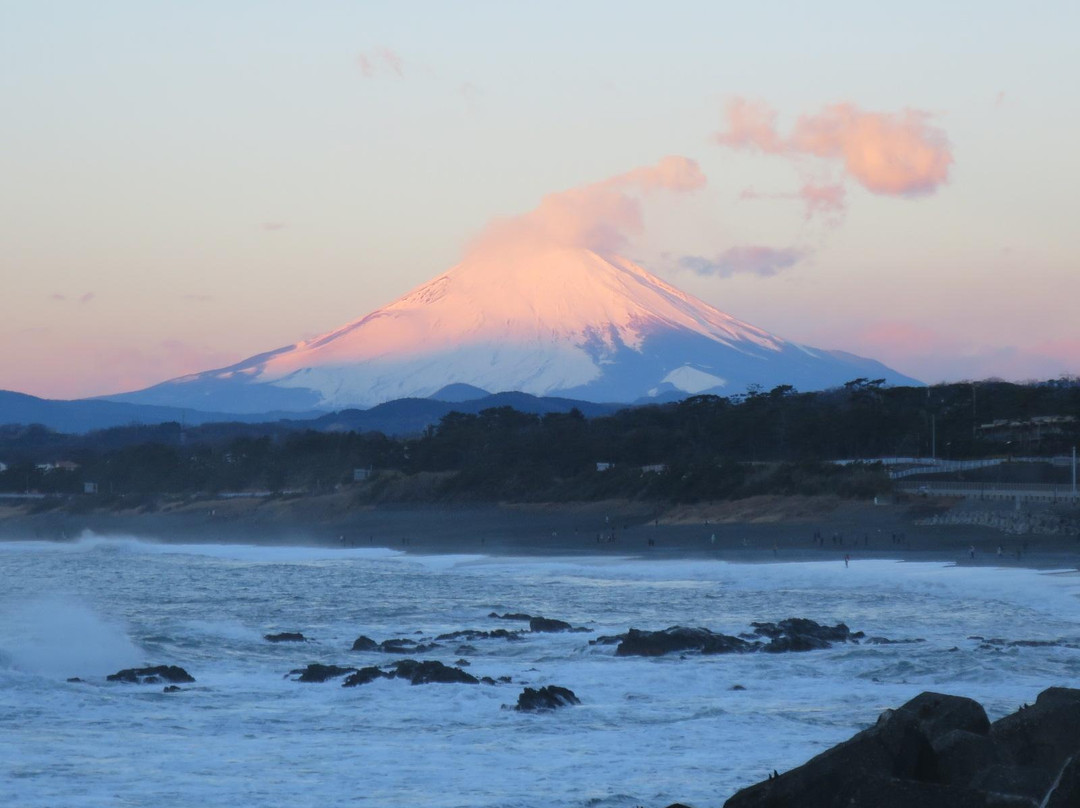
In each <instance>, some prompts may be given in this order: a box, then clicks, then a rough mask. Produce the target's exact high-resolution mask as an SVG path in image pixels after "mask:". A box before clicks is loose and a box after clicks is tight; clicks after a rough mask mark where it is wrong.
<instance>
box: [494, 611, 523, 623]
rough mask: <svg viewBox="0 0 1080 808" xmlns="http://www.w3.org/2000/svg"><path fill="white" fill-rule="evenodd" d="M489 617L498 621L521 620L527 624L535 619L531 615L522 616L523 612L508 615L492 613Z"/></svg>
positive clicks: (508, 613)
mask: <svg viewBox="0 0 1080 808" xmlns="http://www.w3.org/2000/svg"><path fill="white" fill-rule="evenodd" d="M488 617H494V618H496V619H497V620H521V621H523V622H525V623H528V622H529V621H530V620H532V619H533V618H532V615H531V614H522V613H521V612H507V613H506V614H496V613H495V612H492V613H491V614H489V615H488Z"/></svg>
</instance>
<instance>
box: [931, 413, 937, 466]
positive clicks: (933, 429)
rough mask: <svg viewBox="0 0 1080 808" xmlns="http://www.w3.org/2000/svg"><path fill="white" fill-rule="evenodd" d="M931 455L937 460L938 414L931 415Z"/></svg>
mask: <svg viewBox="0 0 1080 808" xmlns="http://www.w3.org/2000/svg"><path fill="white" fill-rule="evenodd" d="M930 457H931V458H932V459H933V460H937V416H936V415H931V416H930Z"/></svg>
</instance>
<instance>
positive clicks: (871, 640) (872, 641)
mask: <svg viewBox="0 0 1080 808" xmlns="http://www.w3.org/2000/svg"><path fill="white" fill-rule="evenodd" d="M863 642H865V643H866V644H867V645H911V644H914V643H919V642H926V640H923V639H915V640H890V639H889V638H888V637H867V638H866V639H865V640H863Z"/></svg>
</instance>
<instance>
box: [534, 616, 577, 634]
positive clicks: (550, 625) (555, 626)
mask: <svg viewBox="0 0 1080 808" xmlns="http://www.w3.org/2000/svg"><path fill="white" fill-rule="evenodd" d="M573 628H574V627H573V626H572V625H570V624H569V623H567V622H566V621H565V620H554V619H552V618H550V617H533V618H532V619H530V620H529V631H535V632H548V633H551V632H556V631H570V630H571V629H573Z"/></svg>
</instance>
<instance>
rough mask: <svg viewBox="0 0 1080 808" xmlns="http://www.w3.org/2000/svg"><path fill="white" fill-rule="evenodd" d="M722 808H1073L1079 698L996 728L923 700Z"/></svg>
mask: <svg viewBox="0 0 1080 808" xmlns="http://www.w3.org/2000/svg"><path fill="white" fill-rule="evenodd" d="M725 806H726V808H786V806H799V807H800V808H901V806H903V808H907V807H908V806H917V807H918V808H1066V806H1069V808H1076V806H1080V690H1071V689H1068V688H1050V689H1049V690H1046V691H1043V693H1041V694H1040V695H1039V698H1038V699H1037V700H1036V702H1035V704H1034V705H1033V706H1030V707H1028V706H1026V705H1025V706H1024V707H1022V708H1021V709H1020V710H1019V711H1018V712H1016V713H1014V714H1012V715H1009V716H1006V717H1005V718H1002V719H1001V720H999V721H997V722H995V723H994V724H990V722H989V720H988V719H987V717H986V712H985V711H984V710H983V708H982V706H981V705H979V704H978V703H977V702H975V701H972V700H971V699H966V698H962V697H959V696H949V695H945V694H942V693H929V692H928V693H921V694H919V695H918V696H916V697H915V698H913V699H911V700H910V701H908V702H907V703H906V704H904V705H902V706H900V707H898V708H897V709H895V710H886V711H885V712H884V713H882V715H881V717H880V718H879V719H878V722H877V724H876V725H875V726H873V727H871V728H870V729H867V730H864V731H862V732H860V733H858V734H857V735H855V736H854V737H853V738H851V739H850V740H848V741H845V742H843V743H841V744H839V745H837V746H835V747H833V748H832V749H829V750H827V751H825V752H823V753H821V754H820V755H818V756H817V757H815V758H813V759H812V760H810V761H809V762H807V763H805V764H804V765H802V766H799V767H798V768H796V769H793V770H791V771H789V772H786V773H785V774H781V775H777V776H774V777H770V778H769V779H768V780H766V781H765V782H762V783H758V784H756V785H753V786H750V787H749V788H745V789H743V790H742V791H740V792H739V793H737V794H736V795H735V796H733V797H732V798H731V799H730V800H728V801H727V803H725Z"/></svg>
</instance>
